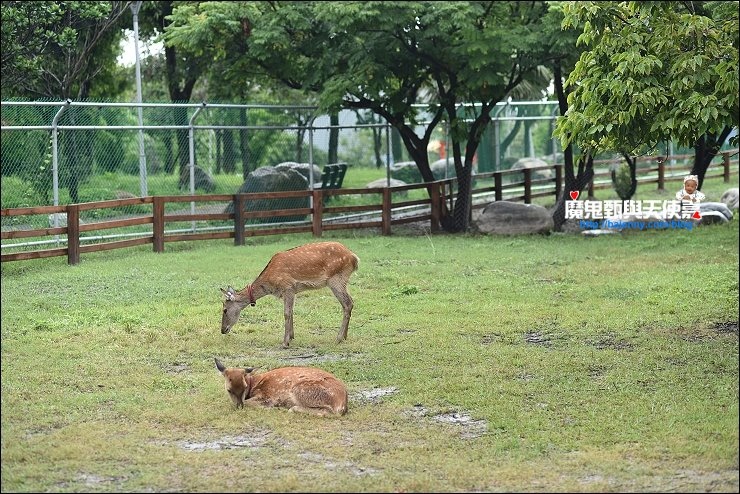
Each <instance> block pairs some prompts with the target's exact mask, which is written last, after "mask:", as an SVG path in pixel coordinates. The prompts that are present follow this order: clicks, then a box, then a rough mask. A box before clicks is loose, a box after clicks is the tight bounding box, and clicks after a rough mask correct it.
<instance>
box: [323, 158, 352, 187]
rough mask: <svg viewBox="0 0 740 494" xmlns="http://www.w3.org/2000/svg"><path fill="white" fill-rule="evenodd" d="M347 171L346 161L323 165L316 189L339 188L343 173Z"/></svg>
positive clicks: (342, 180)
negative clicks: (319, 182)
mask: <svg viewBox="0 0 740 494" xmlns="http://www.w3.org/2000/svg"><path fill="white" fill-rule="evenodd" d="M346 173H347V163H335V164H331V165H325V166H324V169H323V170H322V172H321V185H319V186H317V187H316V188H317V189H341V188H342V182H344V175H345V174H346Z"/></svg>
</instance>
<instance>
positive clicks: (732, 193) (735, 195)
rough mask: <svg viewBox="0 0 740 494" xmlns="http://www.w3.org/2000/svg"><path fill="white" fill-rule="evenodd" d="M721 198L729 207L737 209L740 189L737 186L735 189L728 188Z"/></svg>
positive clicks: (739, 200)
mask: <svg viewBox="0 0 740 494" xmlns="http://www.w3.org/2000/svg"><path fill="white" fill-rule="evenodd" d="M719 200H720V202H723V203H724V204H726V205H727V207H728V208H730V209H737V208H738V203H740V191H738V188H737V187H735V188H734V189H727V190H726V191H725V192H724V194H722V197H720V198H719Z"/></svg>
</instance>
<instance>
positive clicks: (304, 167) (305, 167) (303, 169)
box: [275, 161, 321, 186]
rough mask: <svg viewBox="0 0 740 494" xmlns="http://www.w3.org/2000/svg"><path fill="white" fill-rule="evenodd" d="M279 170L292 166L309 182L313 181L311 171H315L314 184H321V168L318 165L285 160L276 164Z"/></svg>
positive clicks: (291, 167)
mask: <svg viewBox="0 0 740 494" xmlns="http://www.w3.org/2000/svg"><path fill="white" fill-rule="evenodd" d="M275 168H277V169H278V170H281V169H285V168H290V169H292V170H295V171H297V172H298V173H300V174H301V175H303V177H304V178H305V179H306V182H307V183H309V184H310V183H311V175H310V174H311V172H313V184H314V186H317V185H321V168H319V167H318V165H311V164H310V163H296V162H295V161H284V162H282V163H280V164H279V165H275Z"/></svg>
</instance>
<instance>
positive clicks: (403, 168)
mask: <svg viewBox="0 0 740 494" xmlns="http://www.w3.org/2000/svg"><path fill="white" fill-rule="evenodd" d="M389 169H390V172H391V178H395V179H396V180H402V181H404V182H406V183H407V184H418V183H421V182H423V180H422V178H421V173H420V172H419V167H418V166H416V162H415V161H399V162H398V163H393V164H392V165H390V167H389Z"/></svg>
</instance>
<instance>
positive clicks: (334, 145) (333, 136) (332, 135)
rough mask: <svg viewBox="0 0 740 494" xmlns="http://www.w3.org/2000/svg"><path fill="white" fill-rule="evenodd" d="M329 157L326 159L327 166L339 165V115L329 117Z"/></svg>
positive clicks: (333, 114)
mask: <svg viewBox="0 0 740 494" xmlns="http://www.w3.org/2000/svg"><path fill="white" fill-rule="evenodd" d="M329 125H330V126H331V127H332V128H331V129H329V155H328V157H327V158H326V160H327V164H332V163H339V129H338V128H335V127H338V126H339V113H332V114H331V115H329Z"/></svg>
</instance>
